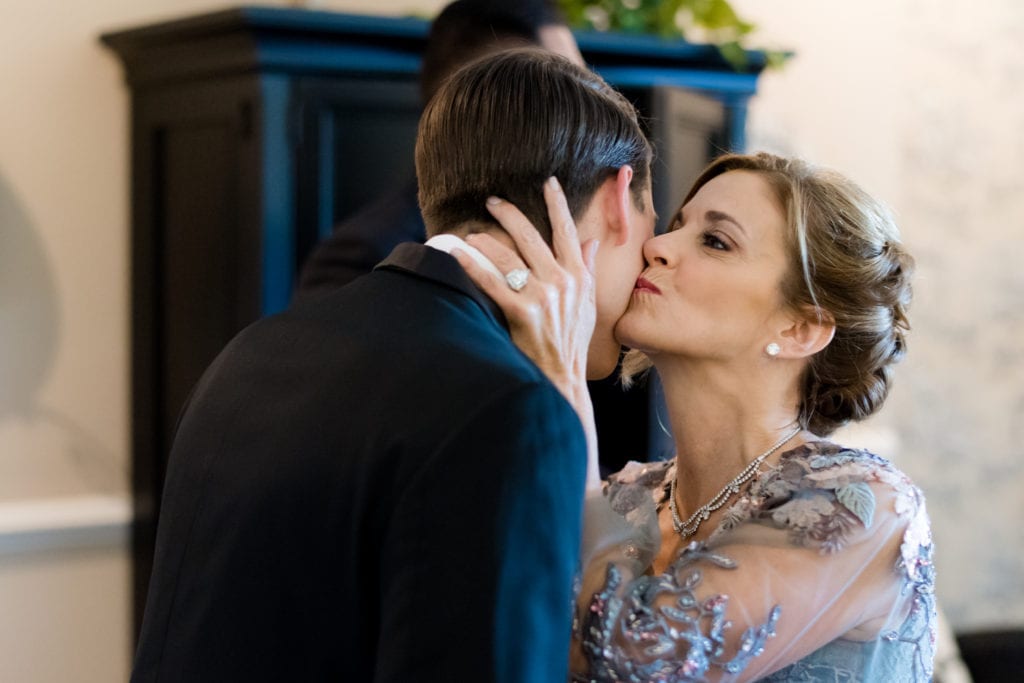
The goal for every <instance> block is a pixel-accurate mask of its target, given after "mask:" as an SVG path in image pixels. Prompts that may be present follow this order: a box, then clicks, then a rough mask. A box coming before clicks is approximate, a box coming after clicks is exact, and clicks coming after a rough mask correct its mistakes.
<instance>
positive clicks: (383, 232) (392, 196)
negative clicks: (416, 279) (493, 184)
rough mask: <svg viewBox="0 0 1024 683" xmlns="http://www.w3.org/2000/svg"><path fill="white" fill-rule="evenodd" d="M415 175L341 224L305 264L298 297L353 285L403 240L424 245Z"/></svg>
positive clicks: (424, 232)
mask: <svg viewBox="0 0 1024 683" xmlns="http://www.w3.org/2000/svg"><path fill="white" fill-rule="evenodd" d="M409 178H410V179H409V180H408V181H407V182H405V183H401V184H399V185H397V186H396V187H395V188H394V189H392V190H391V191H389V192H385V193H384V194H382V195H380V196H379V197H377V198H376V199H374V200H373V201H371V202H370V203H369V204H367V205H366V206H364V207H363V208H361V209H360V210H359V211H357V212H356V213H354V214H353V215H352V216H350V217H349V218H347V219H345V220H344V221H342V222H341V223H339V224H338V225H337V226H336V227H335V228H334V231H333V232H332V233H331V234H330V235H329V236H328V237H326V238H325V239H324V240H323V241H322V242H321V243H320V244H319V245H318V246H317V247H316V249H315V250H314V251H313V253H312V254H310V256H309V258H307V259H306V262H305V264H303V266H302V272H301V273H300V275H299V284H298V289H297V295H298V296H305V295H307V294H309V293H311V292H322V291H325V290H330V289H333V288H336V287H341V286H343V285H347V284H348V283H349V282H352V280H355V279H356V278H357V277H359V276H360V275H365V274H366V273H369V272H370V271H371V270H373V267H374V266H376V265H377V264H378V263H380V262H381V261H383V260H384V259H385V258H386V257H387V256H388V254H390V253H391V250H392V249H394V248H395V247H396V246H398V245H399V244H401V243H402V242H419V243H421V244H422V243H423V242H424V241H425V240H426V239H427V228H426V226H424V225H423V217H422V216H421V215H420V206H419V204H418V203H417V201H416V177H415V174H414V173H413V172H412V171H410V172H409Z"/></svg>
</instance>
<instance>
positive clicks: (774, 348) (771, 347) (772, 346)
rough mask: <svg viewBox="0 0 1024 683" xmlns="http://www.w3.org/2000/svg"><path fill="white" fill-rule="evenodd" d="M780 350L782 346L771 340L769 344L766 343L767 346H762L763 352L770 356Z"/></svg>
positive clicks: (777, 353)
mask: <svg viewBox="0 0 1024 683" xmlns="http://www.w3.org/2000/svg"><path fill="white" fill-rule="evenodd" d="M780 351H782V347H781V346H779V345H778V344H776V343H775V342H771V343H770V344H768V346H766V347H764V352H765V353H767V354H768V355H769V356H771V357H772V358H774V357H775V356H777V355H779V352H780Z"/></svg>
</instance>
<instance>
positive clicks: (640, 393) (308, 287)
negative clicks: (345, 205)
mask: <svg viewBox="0 0 1024 683" xmlns="http://www.w3.org/2000/svg"><path fill="white" fill-rule="evenodd" d="M526 44H531V45H537V46H539V47H542V48H544V49H546V50H550V51H551V52H553V53H555V54H560V55H562V56H563V57H565V58H566V59H569V60H570V61H572V62H573V63H575V64H578V65H580V66H583V64H584V62H583V57H582V56H581V55H580V51H579V48H578V47H577V45H576V40H575V39H574V38H573V35H572V32H571V31H570V30H569V28H568V26H566V25H565V22H564V20H563V19H562V17H561V15H560V14H559V12H558V10H557V8H556V7H555V4H554V1H553V0H519V1H517V2H504V1H503V0H456V1H455V2H452V3H451V4H449V5H447V6H446V7H445V8H444V10H442V11H441V13H440V14H439V15H438V16H437V17H436V18H435V19H434V21H433V23H432V24H431V26H430V34H429V36H428V38H427V44H426V47H425V49H424V53H423V64H422V68H421V70H420V95H421V99H422V101H423V102H424V103H426V102H429V101H430V98H431V97H432V96H433V94H434V93H435V92H436V91H437V88H438V87H439V86H440V85H441V83H443V82H444V79H445V78H447V77H448V76H449V75H450V74H451V73H452V72H454V71H455V70H456V69H458V68H459V67H460V66H463V65H464V64H467V63H469V62H470V61H472V60H473V59H476V58H478V57H481V56H483V55H486V54H492V53H495V52H498V51H500V50H506V49H509V48H513V47H517V46H523V45H526ZM395 177H396V178H397V180H396V183H395V187H394V188H392V189H391V190H389V191H387V192H384V193H383V194H382V195H381V196H380V197H378V198H377V199H375V200H373V201H371V202H370V203H369V204H367V205H366V206H364V207H363V208H362V209H360V210H359V211H357V212H356V213H355V214H353V215H352V216H350V217H348V218H347V219H345V220H344V221H342V222H341V223H340V224H338V225H337V226H335V228H334V231H333V232H332V233H331V235H330V236H329V237H327V238H326V239H325V240H324V241H323V242H321V243H320V244H319V245H318V246H317V247H316V248H315V249H314V250H313V252H312V253H311V254H310V255H309V257H308V258H307V259H306V261H305V263H304V265H303V266H302V270H301V272H300V274H299V279H298V283H297V287H296V291H295V299H296V300H301V299H302V298H304V297H306V296H308V295H309V294H311V293H315V292H322V291H325V290H329V289H334V288H337V287H341V286H343V285H346V284H348V283H349V282H351V281H352V280H354V279H356V278H357V277H359V276H360V275H364V274H366V273H368V272H370V271H371V270H372V269H373V267H374V266H375V265H377V264H378V263H379V262H380V261H382V260H383V259H384V258H385V257H387V255H388V254H389V253H391V250H392V249H394V248H395V247H396V246H397V245H398V244H400V243H402V242H423V241H424V240H425V239H426V227H425V226H424V224H423V218H422V217H421V215H420V207H419V204H418V203H417V201H416V181H415V178H414V177H413V173H412V171H411V169H403V168H400V169H396V173H395ZM590 393H591V397H592V399H593V402H594V412H595V415H596V419H597V430H598V434H599V436H600V441H601V450H600V455H601V466H602V472H604V473H606V474H607V473H610V472H617V471H618V470H619V469H621V468H622V466H623V465H625V463H626V462H627V461H628V460H640V459H644V457H645V456H649V455H652V454H655V453H657V454H662V453H671V448H672V444H671V439H669V438H668V436H667V434H665V433H664V431H663V430H664V428H663V427H658V426H656V420H654V419H652V418H651V415H653V414H655V413H657V412H659V411H660V412H661V413H662V414H663V413H664V408H662V407H661V399H660V398H658V399H656V400H654V399H653V395H654V392H652V391H650V387H649V386H648V385H647V384H646V383H643V382H641V383H640V384H638V385H637V386H634V387H633V388H632V389H631V390H630V391H628V392H627V391H624V390H623V389H622V387H621V386H620V385H619V384H618V382H617V379H616V378H609V379H608V380H604V381H600V382H592V383H591V384H590ZM652 400H654V402H653V403H652Z"/></svg>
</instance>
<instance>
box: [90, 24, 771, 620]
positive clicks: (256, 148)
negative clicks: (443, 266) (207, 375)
mask: <svg viewBox="0 0 1024 683" xmlns="http://www.w3.org/2000/svg"><path fill="white" fill-rule="evenodd" d="M427 27H428V25H427V23H426V22H425V21H422V20H418V19H399V18H383V17H372V16H359V15H347V14H338V13H333V12H314V11H308V10H296V9H281V8H266V7H239V8H236V9H231V10H226V11H222V12H217V13H212V14H205V15H200V16H194V17H188V18H185V19H181V20H177V21H171V22H165V23H160V24H154V25H150V26H144V27H140V28H134V29H130V30H125V31H118V32H112V33H108V34H105V35H104V36H102V40H103V42H104V43H105V44H106V45H108V46H109V47H110V48H111V49H113V50H114V51H116V52H117V54H118V55H119V56H120V57H121V59H122V60H123V62H124V66H125V71H126V75H127V82H128V86H129V88H130V90H131V109H132V111H131V121H132V123H131V127H132V128H131V148H132V157H131V165H132V170H131V179H132V180H131V182H132V191H131V235H132V280H131V281H132V364H133V365H132V399H131V400H132V405H133V417H132V433H133V437H132V449H133V453H132V458H133V488H134V498H135V513H136V522H135V530H134V537H133V542H134V554H135V570H134V576H135V589H136V592H135V599H136V610H137V612H136V615H137V617H138V616H139V615H140V614H141V609H142V606H143V604H144V600H145V590H146V585H147V582H148V576H149V569H150V566H151V556H152V549H153V541H154V537H155V523H156V511H157V510H158V508H159V497H160V490H161V487H162V482H163V473H164V469H165V464H166V454H167V451H168V448H169V445H170V438H171V435H172V433H173V430H174V425H175V422H176V420H177V416H178V411H179V409H180V408H181V406H182V404H183V402H184V401H185V399H186V398H187V396H188V393H189V391H190V390H191V388H192V386H193V384H194V383H195V381H196V380H197V379H198V377H199V376H200V374H201V373H202V371H203V370H204V369H205V368H206V366H207V365H208V364H209V362H210V361H211V360H212V359H213V357H214V356H215V355H216V354H217V353H218V352H219V351H220V350H221V348H222V347H223V346H224V344H225V343H226V342H227V341H228V340H229V339H230V338H231V337H232V336H234V334H235V333H237V332H238V331H239V330H240V329H241V328H242V327H244V326H245V325H247V324H248V323H250V322H252V321H253V320H255V319H257V318H258V317H260V316H263V315H267V314H270V313H273V312H275V311H278V310H280V309H282V308H283V307H284V306H286V305H287V302H288V300H289V297H290V294H291V290H292V283H293V280H294V277H295V274H296V272H297V270H298V267H299V265H300V264H301V262H302V260H303V258H304V257H305V256H306V255H307V254H308V253H309V251H310V249H311V248H312V247H313V245H314V244H315V243H316V242H317V240H319V239H320V238H321V237H322V236H324V235H326V234H327V233H328V232H330V230H331V228H332V226H333V225H335V224H336V223H337V222H338V220H339V219H341V218H344V217H345V216H347V215H348V214H350V213H351V212H353V211H354V210H355V209H357V208H358V207H359V206H360V205H361V204H363V203H364V202H366V201H367V200H368V199H369V198H371V197H373V196H375V195H376V194H377V193H378V192H380V191H381V190H382V189H384V188H389V187H391V186H392V185H394V183H395V182H396V180H402V179H404V177H408V176H409V175H411V173H412V150H413V144H414V140H415V132H416V122H417V119H418V116H419V111H420V104H419V99H418V88H417V85H416V77H417V71H418V68H419V54H420V52H421V50H422V47H423V44H424V42H425V38H426V33H427ZM577 38H578V41H579V44H580V48H581V51H582V53H583V55H584V57H585V58H586V60H587V62H588V63H589V64H591V65H592V66H593V67H594V68H595V69H596V70H598V71H599V72H600V73H601V74H602V75H604V76H605V78H606V79H608V80H609V81H610V82H611V83H612V84H613V85H616V86H617V87H619V88H620V89H621V90H623V92H625V93H626V94H627V96H629V97H630V98H632V99H633V100H634V101H635V102H636V103H637V105H638V107H639V108H640V110H641V111H642V112H643V113H644V115H645V124H646V125H647V126H648V127H649V132H650V134H651V136H652V139H653V140H654V141H655V143H656V145H657V147H658V160H657V162H656V164H655V169H654V179H655V203H656V208H657V210H658V211H659V213H660V214H661V215H662V216H667V215H669V214H670V213H671V212H672V211H673V210H674V209H675V206H674V204H673V202H676V201H678V199H679V197H681V195H682V194H683V192H684V190H685V188H686V186H687V185H688V183H689V181H690V180H691V179H692V178H693V175H694V174H695V173H696V171H697V170H699V168H700V167H701V166H702V165H703V164H704V162H705V161H706V160H707V159H708V158H709V157H710V156H713V155H714V154H715V153H717V152H719V151H723V150H730V149H742V148H743V146H744V139H743V130H744V125H745V120H746V103H747V99H748V98H749V97H750V96H751V95H752V94H753V93H754V90H755V87H756V81H757V74H758V72H759V71H760V69H761V67H762V66H763V63H764V62H763V59H761V57H760V55H758V54H753V53H752V54H751V67H750V69H749V70H748V71H746V72H744V73H737V72H735V71H733V70H732V69H731V68H730V67H729V66H728V65H727V64H726V63H725V62H724V61H723V60H722V59H721V57H720V56H719V55H718V53H717V51H716V50H715V49H714V48H710V47H707V46H699V45H690V44H687V43H682V42H678V41H677V42H674V43H667V42H663V41H660V40H658V39H654V38H649V37H639V36H617V35H605V34H579V35H578V36H577ZM396 169H401V170H402V171H403V172H404V174H405V176H404V177H403V176H396ZM594 389H595V390H596V391H602V390H607V387H605V388H604V389H602V387H600V386H598V387H594ZM609 438H610V437H609ZM604 439H605V436H604V435H602V445H604ZM137 624H138V621H137Z"/></svg>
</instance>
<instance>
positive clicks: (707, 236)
mask: <svg viewBox="0 0 1024 683" xmlns="http://www.w3.org/2000/svg"><path fill="white" fill-rule="evenodd" d="M700 238H701V243H702V244H703V245H704V246H705V247H708V248H709V249H714V250H716V251H729V249H730V247H729V245H728V244H727V243H726V242H725V240H723V239H722V238H720V237H719V236H718V235H717V234H715V233H714V232H713V231H711V230H705V231H704V232H703V233H701V236H700Z"/></svg>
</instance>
